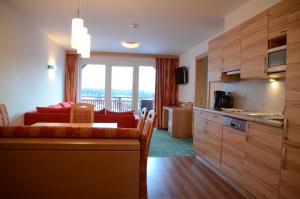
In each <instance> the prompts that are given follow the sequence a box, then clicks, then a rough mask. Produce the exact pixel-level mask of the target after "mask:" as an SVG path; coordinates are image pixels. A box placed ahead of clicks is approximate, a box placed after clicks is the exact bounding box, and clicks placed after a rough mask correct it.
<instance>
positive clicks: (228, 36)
mask: <svg viewBox="0 0 300 199" xmlns="http://www.w3.org/2000/svg"><path fill="white" fill-rule="evenodd" d="M241 39H242V27H241V25H239V26H237V27H235V28H233V29H231V30H229V31H227V32H225V33H224V34H223V39H222V48H223V51H222V57H223V64H222V72H228V71H234V70H240V68H241Z"/></svg>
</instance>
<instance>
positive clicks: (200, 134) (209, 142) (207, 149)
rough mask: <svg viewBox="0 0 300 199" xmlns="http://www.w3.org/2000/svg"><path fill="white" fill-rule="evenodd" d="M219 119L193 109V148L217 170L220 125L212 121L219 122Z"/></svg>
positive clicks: (219, 150)
mask: <svg viewBox="0 0 300 199" xmlns="http://www.w3.org/2000/svg"><path fill="white" fill-rule="evenodd" d="M215 115H216V117H214V116H215ZM204 117H205V118H204ZM206 117H208V119H206ZM220 117H221V118H222V116H221V115H218V114H214V113H208V112H203V111H199V110H197V109H194V121H193V123H194V125H193V126H194V127H193V129H194V130H193V133H194V134H193V147H194V149H195V151H196V153H197V155H199V156H200V157H201V158H203V159H205V160H207V161H208V162H210V163H211V164H213V165H214V166H215V167H217V168H220V161H221V144H222V123H217V122H214V121H220ZM211 120H214V121H211Z"/></svg>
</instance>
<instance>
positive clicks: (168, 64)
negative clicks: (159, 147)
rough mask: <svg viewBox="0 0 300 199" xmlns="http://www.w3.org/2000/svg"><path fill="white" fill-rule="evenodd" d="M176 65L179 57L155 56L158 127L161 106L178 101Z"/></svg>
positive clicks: (170, 104) (159, 126) (160, 118)
mask: <svg viewBox="0 0 300 199" xmlns="http://www.w3.org/2000/svg"><path fill="white" fill-rule="evenodd" d="M178 65H179V59H175V58H156V85H155V111H156V113H157V127H158V128H161V125H162V107H163V106H172V105H175V104H177V102H178V85H177V84H176V80H175V69H176V68H178Z"/></svg>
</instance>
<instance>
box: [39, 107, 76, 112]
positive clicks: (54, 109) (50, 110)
mask: <svg viewBox="0 0 300 199" xmlns="http://www.w3.org/2000/svg"><path fill="white" fill-rule="evenodd" d="M36 110H37V112H38V113H69V112H70V110H71V108H70V107H69V108H49V107H36Z"/></svg>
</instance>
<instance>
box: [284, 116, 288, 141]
mask: <svg viewBox="0 0 300 199" xmlns="http://www.w3.org/2000/svg"><path fill="white" fill-rule="evenodd" d="M287 121H288V119H287V118H285V119H284V121H283V138H284V139H285V140H287V139H288V123H287Z"/></svg>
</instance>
